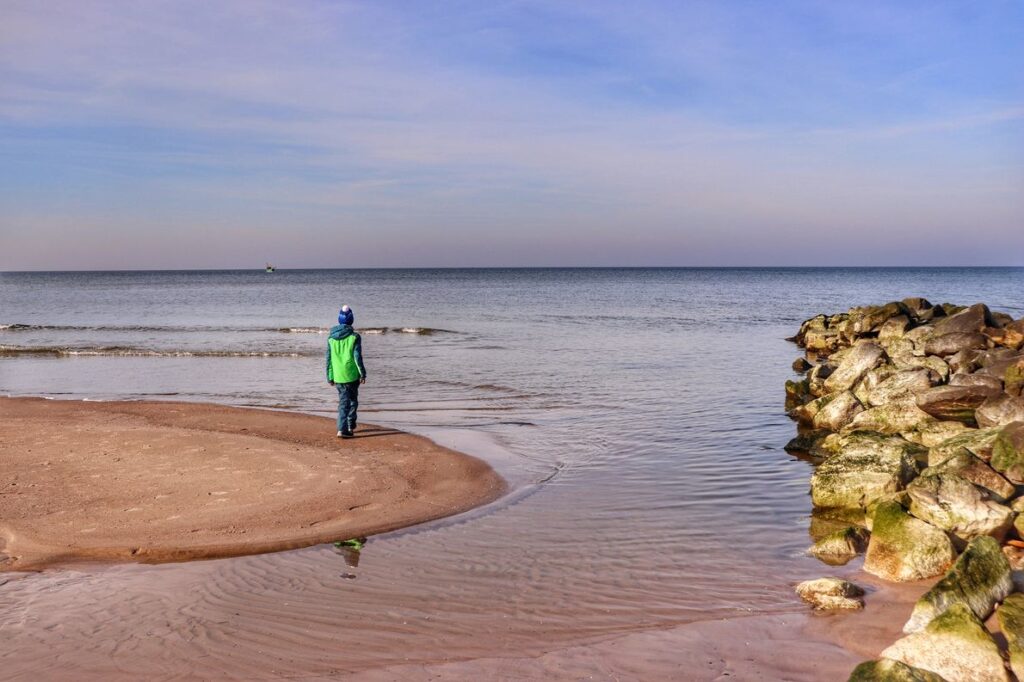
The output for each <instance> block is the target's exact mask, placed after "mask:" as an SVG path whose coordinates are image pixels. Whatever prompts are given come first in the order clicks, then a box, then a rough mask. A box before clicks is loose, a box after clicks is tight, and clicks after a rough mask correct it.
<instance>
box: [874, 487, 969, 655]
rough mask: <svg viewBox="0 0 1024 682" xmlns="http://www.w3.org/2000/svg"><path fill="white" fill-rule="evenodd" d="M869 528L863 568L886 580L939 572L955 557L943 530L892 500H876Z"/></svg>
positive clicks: (917, 578)
mask: <svg viewBox="0 0 1024 682" xmlns="http://www.w3.org/2000/svg"><path fill="white" fill-rule="evenodd" d="M871 528H872V530H871V540H870V541H869V542H868V551H867V555H866V556H865V558H864V570H865V571H867V572H868V573H871V574H873V575H877V576H878V577H880V578H884V579H885V580H892V581H895V582H905V581H908V580H923V579H925V578H931V577H934V576H937V575H941V574H942V573H944V572H945V571H946V569H948V568H949V566H950V565H951V564H952V563H953V559H954V557H955V556H956V553H955V551H954V549H953V543H952V542H950V539H949V537H948V536H947V535H946V534H945V533H944V532H942V531H941V530H939V529H938V528H935V527H934V526H931V525H929V524H927V523H925V522H924V521H921V520H920V519H915V518H914V517H913V516H911V515H910V514H908V513H907V512H906V510H904V509H903V507H902V506H900V504H899V503H897V502H894V501H890V500H884V501H882V502H879V503H878V505H877V506H876V507H875V511H874V515H873V517H872V527H871ZM890 658H891V657H890Z"/></svg>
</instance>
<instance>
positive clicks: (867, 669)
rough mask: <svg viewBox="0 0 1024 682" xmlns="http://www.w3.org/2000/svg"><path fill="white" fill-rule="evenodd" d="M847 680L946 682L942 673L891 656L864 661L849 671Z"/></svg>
mask: <svg viewBox="0 0 1024 682" xmlns="http://www.w3.org/2000/svg"><path fill="white" fill-rule="evenodd" d="M848 682H948V681H947V680H946V678H944V677H943V676H942V675H937V674H935V673H933V672H930V671H928V670H922V669H921V668H915V667H913V666H909V665H907V664H906V663H903V662H901V661H894V660H892V659H891V658H880V659H878V660H877V661H864V662H863V663H861V664H860V665H858V666H857V667H856V668H854V669H853V672H852V673H850V678H849V680H848Z"/></svg>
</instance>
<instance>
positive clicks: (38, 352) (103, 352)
mask: <svg viewBox="0 0 1024 682" xmlns="http://www.w3.org/2000/svg"><path fill="white" fill-rule="evenodd" d="M319 355H321V351H319V350H317V351H316V352H309V351H304V352H293V351H245V350H241V351H240V350H159V349H152V348H136V347H132V346H83V347H77V348H76V347H67V346H10V345H0V357H17V356H36V357H93V356H121V357H143V358H299V357H313V356H319Z"/></svg>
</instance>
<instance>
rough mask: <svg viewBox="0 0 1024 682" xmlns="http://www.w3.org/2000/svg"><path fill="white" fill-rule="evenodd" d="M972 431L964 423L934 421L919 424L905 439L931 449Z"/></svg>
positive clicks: (906, 433) (905, 434)
mask: <svg viewBox="0 0 1024 682" xmlns="http://www.w3.org/2000/svg"><path fill="white" fill-rule="evenodd" d="M971 430H973V429H971V427H969V426H967V424H964V423H963V422H940V421H938V420H936V419H932V420H930V421H927V422H923V423H921V424H918V425H917V426H916V427H915V428H914V430H913V431H908V432H905V433H904V434H903V437H904V438H906V439H907V440H909V441H911V442H913V443H918V444H920V445H923V446H925V447H926V448H931V447H934V446H936V445H939V444H940V443H943V442H945V441H947V440H949V439H950V438H952V437H954V436H959V435H961V434H963V433H964V432H965V431H971Z"/></svg>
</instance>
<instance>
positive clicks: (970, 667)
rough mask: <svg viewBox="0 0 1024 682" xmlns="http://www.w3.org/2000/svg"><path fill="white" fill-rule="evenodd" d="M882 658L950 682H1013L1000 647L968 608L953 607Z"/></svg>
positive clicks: (959, 605)
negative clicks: (1010, 681)
mask: <svg viewBox="0 0 1024 682" xmlns="http://www.w3.org/2000/svg"><path fill="white" fill-rule="evenodd" d="M881 655H882V658H891V659H893V660H897V661H900V662H902V663H905V664H907V665H909V666H912V667H915V668H921V669H922V670H927V671H929V672H933V673H935V674H937V675H941V676H942V677H943V678H945V679H947V680H949V681H950V682H961V681H962V682H1009V675H1008V674H1007V672H1006V668H1005V666H1004V665H1003V657H1002V655H1000V653H999V647H998V646H996V643H995V641H994V640H993V639H992V637H991V635H989V633H988V631H987V630H985V627H984V625H982V623H981V621H980V620H978V618H977V616H975V615H974V613H973V612H972V611H971V609H969V608H968V607H967V606H966V605H964V604H953V605H952V606H950V607H949V608H948V609H947V610H946V611H944V612H943V613H942V614H940V615H939V616H937V617H936V618H935V619H934V620H932V621H931V622H930V623H928V625H927V626H926V627H925V628H924V629H923V630H921V631H920V632H915V633H913V634H910V635H907V636H906V637H903V638H902V639H899V640H897V641H896V642H895V643H894V644H893V645H892V646H890V647H888V648H887V649H884V650H883V651H882V654H881Z"/></svg>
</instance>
